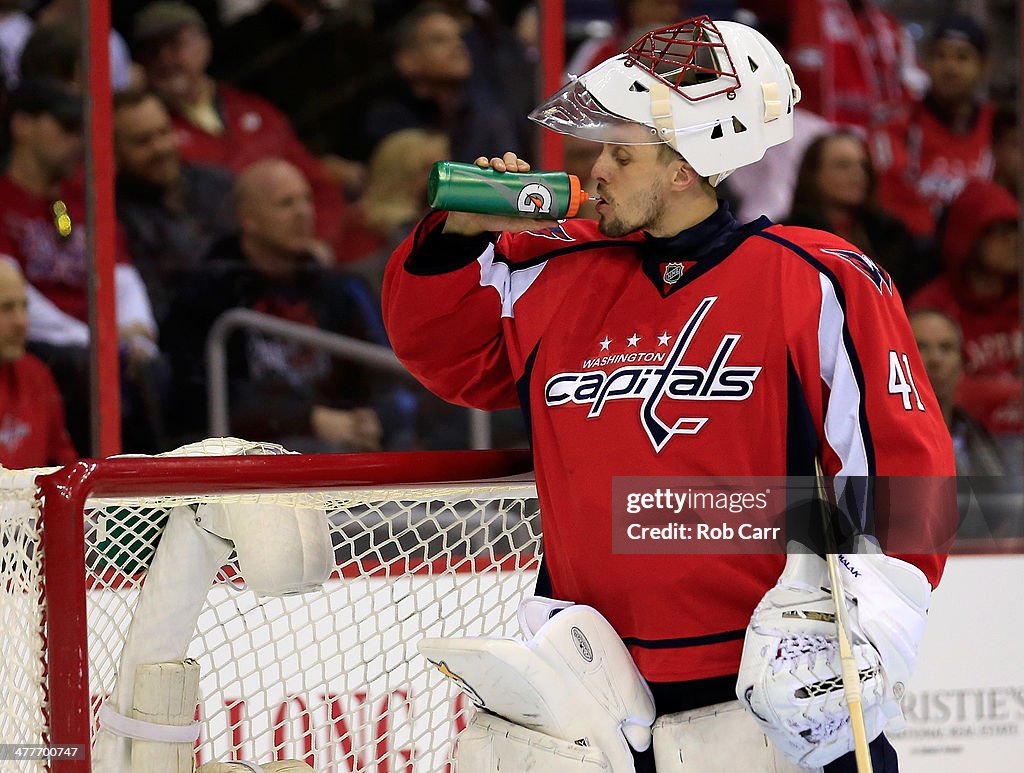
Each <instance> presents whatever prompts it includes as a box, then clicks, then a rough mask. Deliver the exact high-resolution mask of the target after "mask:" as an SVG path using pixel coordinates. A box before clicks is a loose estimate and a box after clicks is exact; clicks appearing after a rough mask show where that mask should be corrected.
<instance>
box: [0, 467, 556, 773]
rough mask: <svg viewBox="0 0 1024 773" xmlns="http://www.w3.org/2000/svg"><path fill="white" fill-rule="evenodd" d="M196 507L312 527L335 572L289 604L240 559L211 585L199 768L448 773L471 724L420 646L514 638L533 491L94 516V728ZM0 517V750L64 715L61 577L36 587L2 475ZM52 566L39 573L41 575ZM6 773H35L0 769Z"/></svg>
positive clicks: (21, 514) (191, 502)
mask: <svg viewBox="0 0 1024 773" xmlns="http://www.w3.org/2000/svg"><path fill="white" fill-rule="evenodd" d="M213 453H217V451H216V448H214V450H213ZM296 458H297V459H299V458H301V457H296ZM203 502H222V503H238V504H241V505H258V504H261V503H267V502H272V503H275V504H280V503H286V504H289V505H296V506H300V507H308V508H315V509H316V510H319V511H322V512H323V513H324V517H325V518H326V519H327V521H328V524H329V531H330V536H331V542H332V545H333V552H334V559H335V565H334V571H333V573H332V576H331V579H330V580H329V581H328V582H327V583H326V584H325V585H324V587H323V588H322V589H321V590H318V591H314V592H312V593H307V594H303V595H298V596H286V597H258V596H257V595H256V594H255V593H253V592H251V591H250V590H248V589H247V588H246V586H245V578H244V577H242V576H241V575H240V572H239V569H238V565H237V562H236V561H235V559H234V556H232V558H231V559H230V560H229V561H228V563H227V564H226V565H225V566H223V567H222V568H221V570H220V571H219V573H218V574H217V578H216V580H215V581H214V583H213V585H212V586H211V587H209V590H208V592H207V593H206V600H205V605H204V606H203V609H202V612H201V613H200V614H199V618H198V621H197V622H196V624H195V632H194V635H193V636H192V637H191V643H190V644H189V645H188V650H187V656H188V657H191V658H194V659H195V660H197V661H198V662H199V664H200V669H201V681H200V695H201V698H200V707H199V714H200V720H201V730H200V739H199V741H198V743H197V746H196V755H197V764H200V763H203V762H209V761H211V760H232V759H238V760H248V761H253V762H269V761H273V760H275V759H286V758H295V759H300V760H304V761H306V762H307V763H308V764H310V765H311V766H312V767H313V769H314V770H316V771H318V772H327V771H335V772H337V773H399V772H401V773H421V772H422V773H435V772H436V773H443V772H445V771H448V770H450V767H451V766H450V755H451V751H452V741H453V739H454V736H455V734H456V733H457V731H458V730H459V729H461V727H463V726H464V724H465V722H466V721H468V716H469V715H468V712H469V711H471V710H472V708H471V706H469V705H467V703H466V702H465V701H463V700H462V698H461V696H460V695H459V694H458V692H457V691H456V690H455V689H454V688H453V687H452V686H451V685H450V684H449V683H448V682H447V680H444V679H442V678H441V676H440V675H439V674H437V673H436V672H435V671H433V670H432V669H431V667H430V666H429V664H428V663H427V662H426V661H424V660H423V658H422V657H420V656H419V655H418V654H417V652H416V649H415V642H416V641H417V640H418V639H419V638H421V637H423V636H459V635H513V634H515V633H516V632H517V624H516V608H517V606H518V604H519V601H520V599H521V598H522V597H523V596H525V595H528V594H529V593H530V592H531V591H532V589H533V586H534V583H535V581H536V574H537V569H538V567H539V562H540V556H541V535H540V522H539V516H538V507H537V503H536V498H535V490H534V487H533V485H532V482H530V481H523V482H520V481H513V482H501V483H493V482H491V483H458V484H455V483H452V484H404V485H397V486H386V487H381V488H373V487H366V486H363V487H360V488H353V489H331V490H321V491H300V492H271V491H263V490H260V484H259V481H258V479H257V478H256V477H254V478H253V490H252V491H250V492H245V493H217V492H207V493H203V494H201V495H189V496H165V495H161V494H160V493H159V491H154V493H153V494H152V495H146V496H140V497H130V498H129V497H118V498H109V497H108V498H105V499H89V500H88V502H87V506H86V509H85V513H84V519H85V522H84V527H85V567H84V571H85V574H86V586H87V590H86V617H87V631H85V632H83V635H84V636H85V640H86V641H85V645H86V648H87V651H88V673H89V677H88V679H89V694H90V695H91V701H90V704H91V705H90V711H91V713H92V714H91V715H92V716H93V718H94V726H95V716H96V712H97V711H98V708H99V706H100V704H101V702H102V701H103V700H104V699H105V698H106V697H107V696H110V695H111V693H112V692H113V691H114V687H115V683H116V680H117V678H118V667H119V664H120V661H121V656H122V649H123V647H124V643H125V640H126V637H127V636H128V631H129V628H130V626H131V625H132V623H133V619H134V618H135V616H136V614H135V613H136V604H137V601H138V599H139V595H140V591H141V588H142V587H143V585H144V583H145V582H146V578H147V570H148V568H149V567H150V565H151V564H152V562H153V559H154V555H155V554H156V551H158V550H159V549H160V540H161V536H162V534H163V530H164V527H165V525H166V523H167V521H168V517H169V514H170V513H172V512H179V513H180V512H182V511H180V510H176V508H182V507H184V508H193V509H194V507H195V506H196V505H198V504H200V503H203ZM0 503H2V509H0V513H2V515H0V574H2V576H3V578H4V584H3V589H2V591H3V595H2V597H0V626H2V629H3V631H4V638H5V644H4V649H5V657H4V658H3V659H2V662H0V688H2V691H3V696H4V700H3V703H4V705H3V706H2V707H0V738H2V739H3V741H2V742H4V743H40V742H42V741H43V740H45V739H47V738H48V735H47V727H48V723H49V722H51V721H52V717H53V714H54V713H55V712H60V711H65V710H68V709H69V708H71V707H68V706H65V705H63V704H62V701H63V698H62V696H61V694H60V692H59V688H54V689H53V690H51V691H48V690H47V688H46V679H45V674H44V670H45V668H46V662H47V650H48V647H52V646H55V645H54V643H53V642H51V641H47V626H46V610H47V597H48V596H49V595H51V594H55V593H60V592H61V588H60V587H59V586H57V587H54V580H53V577H54V572H53V571H50V570H49V569H48V572H47V575H48V576H47V578H46V579H44V578H43V576H42V575H41V573H40V554H41V552H42V551H41V548H40V539H39V534H38V530H37V524H38V521H39V518H38V516H39V507H40V505H39V503H38V502H37V501H36V499H35V488H34V485H33V476H32V475H31V473H29V472H18V473H15V472H9V471H5V470H0ZM266 539H267V540H269V541H272V540H273V539H274V535H273V534H267V535H266ZM55 560H56V561H57V562H60V560H61V558H60V557H55V556H48V557H47V565H48V567H52V566H53V563H52V562H54V561H55ZM75 570H76V568H75V567H66V566H62V567H61V571H75ZM82 570H83V568H82V567H78V568H77V571H82ZM187 581H188V580H187V578H186V579H184V580H183V583H185V582H187ZM175 625H177V626H178V627H180V626H191V625H192V621H190V620H181V621H180V624H179V623H174V624H172V626H171V627H174V626H175ZM168 633H169V635H170V634H172V633H173V634H174V635H180V631H169V632H168ZM60 646H66V643H61V645H60ZM48 692H49V694H48ZM19 764H20V765H21V767H13V766H14V765H19ZM7 765H11V766H12V767H10V768H7V767H3V766H7ZM0 769H3V770H7V769H10V770H26V769H30V768H27V767H25V765H24V763H12V762H3V761H0Z"/></svg>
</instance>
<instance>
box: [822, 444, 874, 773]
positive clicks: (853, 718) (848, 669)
mask: <svg viewBox="0 0 1024 773" xmlns="http://www.w3.org/2000/svg"><path fill="white" fill-rule="evenodd" d="M814 466H815V473H816V478H817V484H818V498H819V499H820V504H821V521H822V527H823V529H824V532H825V549H826V553H825V562H826V563H827V564H828V576H829V580H830V583H831V585H832V603H833V604H835V607H836V631H837V638H838V640H839V663H840V666H841V669H842V675H843V693H844V694H845V695H846V705H847V708H848V709H849V711H850V729H851V730H852V731H853V753H854V756H855V757H856V760H857V773H873V771H872V767H871V751H870V750H869V749H868V734H867V730H866V729H865V727H864V706H863V703H862V701H861V691H860V673H859V670H858V668H857V660H856V658H854V656H853V647H852V646H851V645H850V634H849V629H848V628H847V626H846V611H847V610H846V598H845V597H844V595H843V586H842V581H841V579H840V576H839V552H838V548H837V547H836V539H835V535H834V534H833V532H832V523H831V522H830V520H829V508H828V498H827V495H826V493H825V478H824V475H823V474H822V471H821V461H820V460H818V459H815V460H814Z"/></svg>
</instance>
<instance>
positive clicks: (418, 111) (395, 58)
mask: <svg viewBox="0 0 1024 773" xmlns="http://www.w3.org/2000/svg"><path fill="white" fill-rule="evenodd" d="M394 37H395V40H394V45H393V54H392V62H391V63H392V65H393V68H392V70H391V71H390V72H389V73H387V74H386V75H385V76H384V77H383V78H382V79H375V80H371V81H370V82H369V83H367V84H366V85H365V87H364V88H363V89H362V90H360V92H359V93H358V95H357V96H356V97H355V98H354V99H353V100H352V102H351V103H350V104H349V105H347V106H346V107H345V109H344V110H342V111H341V112H340V113H339V114H338V118H337V121H338V124H337V125H336V127H335V126H332V127H331V131H332V132H333V133H334V139H335V143H336V145H335V146H334V147H332V148H331V149H330V150H331V152H332V153H334V154H336V155H338V156H340V157H342V158H345V159H347V160H349V161H357V162H360V163H364V164H365V163H366V162H368V161H369V158H370V155H371V153H372V152H373V149H374V148H375V147H376V146H377V144H378V143H379V142H380V141H381V140H382V139H384V137H386V136H387V135H388V134H391V133H392V132H395V131H398V130H400V129H414V128H417V129H427V130H432V131H439V132H442V133H444V134H446V135H447V136H448V138H449V141H450V142H451V147H452V156H453V158H454V160H456V161H467V162H468V161H472V160H473V159H474V158H476V157H477V156H479V155H481V154H482V153H484V152H485V151H486V152H490V149H491V148H494V147H512V148H519V147H521V144H522V143H521V142H520V141H519V138H518V133H517V130H516V127H517V126H518V123H517V120H516V118H515V117H514V116H512V115H511V114H510V111H509V110H508V108H507V107H505V106H504V105H503V103H502V102H501V100H500V94H488V93H485V92H484V91H483V90H476V91H470V90H469V88H468V84H469V83H470V79H471V78H472V75H473V62H472V58H471V57H470V53H469V49H468V48H467V46H466V44H465V42H464V41H463V39H462V34H461V28H460V26H459V22H458V20H457V19H456V18H455V17H454V16H452V14H451V13H449V12H448V11H447V10H445V9H444V8H443V7H442V6H439V5H436V4H433V3H424V4H421V5H418V6H416V7H415V8H414V9H413V10H411V11H410V12H409V13H408V14H406V15H405V16H404V17H403V18H402V19H401V21H400V22H399V23H398V25H397V27H396V28H395V31H394Z"/></svg>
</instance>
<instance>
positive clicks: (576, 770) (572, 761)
mask: <svg viewBox="0 0 1024 773" xmlns="http://www.w3.org/2000/svg"><path fill="white" fill-rule="evenodd" d="M455 763H456V765H457V769H458V771H459V773H493V772H494V771H520V770H523V771H526V770H539V771H540V770H542V771H544V773H612V768H611V765H610V764H609V762H608V758H607V757H605V756H604V752H602V751H601V750H600V749H598V748H595V747H592V746H579V745H577V744H574V743H572V742H571V741H563V740H561V739H559V738H553V737H551V736H550V735H545V734H544V733H538V732H537V731H536V730H530V729H529V728H527V727H523V726H522V725H514V724H512V723H511V722H509V721H508V720H505V719H502V718H501V717H497V716H495V715H494V714H488V713H487V712H485V711H478V712H477V713H476V715H475V716H474V717H473V718H472V719H471V720H470V721H469V725H467V727H466V729H465V730H463V731H462V732H461V733H460V734H459V741H458V746H457V747H456V750H455Z"/></svg>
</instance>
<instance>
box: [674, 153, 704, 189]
mask: <svg viewBox="0 0 1024 773" xmlns="http://www.w3.org/2000/svg"><path fill="white" fill-rule="evenodd" d="M672 169H673V174H672V190H675V191H685V190H687V189H688V188H692V187H693V186H694V185H699V184H700V179H701V178H700V175H699V174H697V171H696V170H695V169H694V168H693V167H692V166H690V164H689V163H688V162H687V161H686V159H684V158H680V159H678V160H676V161H673V162H672Z"/></svg>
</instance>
